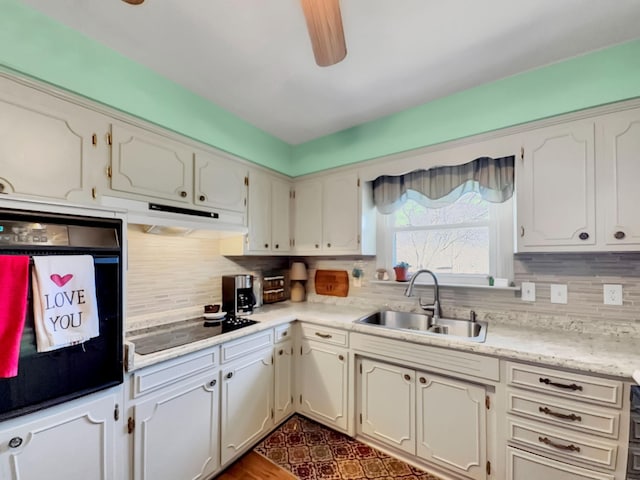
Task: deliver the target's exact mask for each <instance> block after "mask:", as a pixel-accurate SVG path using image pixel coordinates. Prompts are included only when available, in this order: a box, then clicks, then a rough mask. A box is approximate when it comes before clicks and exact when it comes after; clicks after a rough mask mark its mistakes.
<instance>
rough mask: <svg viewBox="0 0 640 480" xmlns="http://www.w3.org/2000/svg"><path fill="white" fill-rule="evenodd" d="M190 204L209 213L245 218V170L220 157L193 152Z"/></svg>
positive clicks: (233, 162)
mask: <svg viewBox="0 0 640 480" xmlns="http://www.w3.org/2000/svg"><path fill="white" fill-rule="evenodd" d="M194 162H195V163H194V165H195V166H194V192H193V197H194V198H193V202H194V203H195V204H196V205H202V206H205V207H209V208H213V209H223V210H230V211H233V212H240V213H242V214H245V213H246V211H247V187H246V184H247V182H248V168H247V166H246V165H244V164H243V163H240V162H237V161H235V160H233V159H230V158H225V157H223V156H221V155H213V154H211V153H205V152H196V154H195V160H194Z"/></svg>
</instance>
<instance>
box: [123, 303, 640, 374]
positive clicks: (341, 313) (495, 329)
mask: <svg viewBox="0 0 640 480" xmlns="http://www.w3.org/2000/svg"><path fill="white" fill-rule="evenodd" d="M375 310H376V309H372V308H370V309H365V308H362V307H354V306H338V305H327V304H320V303H289V302H285V303H280V304H275V305H269V306H265V307H263V308H261V309H259V310H257V311H256V313H254V314H253V315H250V318H252V319H254V320H257V321H258V322H259V323H257V324H256V325H252V326H250V327H246V328H243V329H241V330H236V331H233V332H229V333H226V334H223V335H218V336H215V337H211V338H208V339H205V340H200V341H198V342H193V343H190V344H187V345H183V346H180V347H175V348H171V349H168V350H163V351H160V352H156V353H152V354H148V355H140V354H135V355H134V358H133V362H132V363H131V362H129V368H128V370H129V371H133V370H137V369H139V368H143V367H146V366H149V365H153V364H155V363H158V362H161V361H164V360H168V359H171V358H176V357H179V356H181V355H184V354H187V353H191V352H195V351H198V350H201V349H203V348H207V347H211V346H215V345H219V344H221V343H224V342H228V341H231V340H234V339H237V338H240V337H244V336H246V335H250V334H252V333H256V332H259V331H262V330H266V329H269V328H273V327H275V326H277V325H280V324H283V323H287V322H291V321H294V320H301V321H304V322H310V323H318V324H322V325H326V326H329V327H336V328H342V329H346V330H349V331H351V332H359V333H366V334H371V335H379V336H382V337H387V338H394V339H398V340H403V341H407V342H412V343H416V344H424V345H432V346H435V347H444V348H450V349H455V350H463V351H467V352H475V353H478V354H483V355H491V356H496V357H500V358H503V359H510V360H521V361H527V362H535V363H541V364H545V365H549V366H554V367H561V368H569V369H574V370H579V371H583V372H590V373H595V374H600V375H610V376H614V377H622V378H623V379H624V380H627V381H632V375H633V372H634V370H636V369H637V368H638V367H640V339H639V338H635V337H629V336H598V335H591V334H581V333H575V332H566V331H560V330H551V329H545V330H542V329H532V328H525V327H522V326H515V325H505V324H500V323H495V324H494V323H490V324H489V328H488V331H487V339H486V341H485V342H484V343H477V342H471V341H468V340H465V339H461V338H456V337H453V338H452V337H444V336H437V335H426V334H421V333H413V332H410V331H404V330H392V329H387V328H381V327H376V326H371V325H363V324H358V323H354V321H355V320H357V319H359V318H361V317H363V316H364V315H366V314H367V313H371V312H372V311H375ZM127 343H128V342H127Z"/></svg>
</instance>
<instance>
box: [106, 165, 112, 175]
mask: <svg viewBox="0 0 640 480" xmlns="http://www.w3.org/2000/svg"><path fill="white" fill-rule="evenodd" d="M112 174H113V170H112V169H111V165H109V166H108V167H107V177H109V178H111V175H112Z"/></svg>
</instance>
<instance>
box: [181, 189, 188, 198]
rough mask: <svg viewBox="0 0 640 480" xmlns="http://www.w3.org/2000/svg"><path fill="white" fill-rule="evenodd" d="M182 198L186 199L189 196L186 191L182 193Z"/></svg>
mask: <svg viewBox="0 0 640 480" xmlns="http://www.w3.org/2000/svg"><path fill="white" fill-rule="evenodd" d="M180 196H181V197H182V198H185V197H186V196H187V192H185V191H184V190H183V191H181V192H180Z"/></svg>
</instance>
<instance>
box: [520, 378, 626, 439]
mask: <svg viewBox="0 0 640 480" xmlns="http://www.w3.org/2000/svg"><path fill="white" fill-rule="evenodd" d="M507 397H508V402H509V405H508V407H509V412H510V413H515V414H518V415H522V416H525V417H528V418H533V419H536V420H542V421H545V422H548V423H551V424H553V425H557V426H561V427H567V428H571V429H573V430H578V431H582V432H586V433H593V434H596V435H601V436H604V437H609V438H614V439H617V438H618V432H619V425H620V412H618V411H615V410H608V409H604V408H601V409H599V410H598V409H597V407H591V408H589V406H585V405H584V404H581V403H578V402H571V401H570V400H563V399H559V398H555V397H552V396H550V395H549V396H536V395H533V394H531V393H529V392H524V391H519V390H508V393H507Z"/></svg>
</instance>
